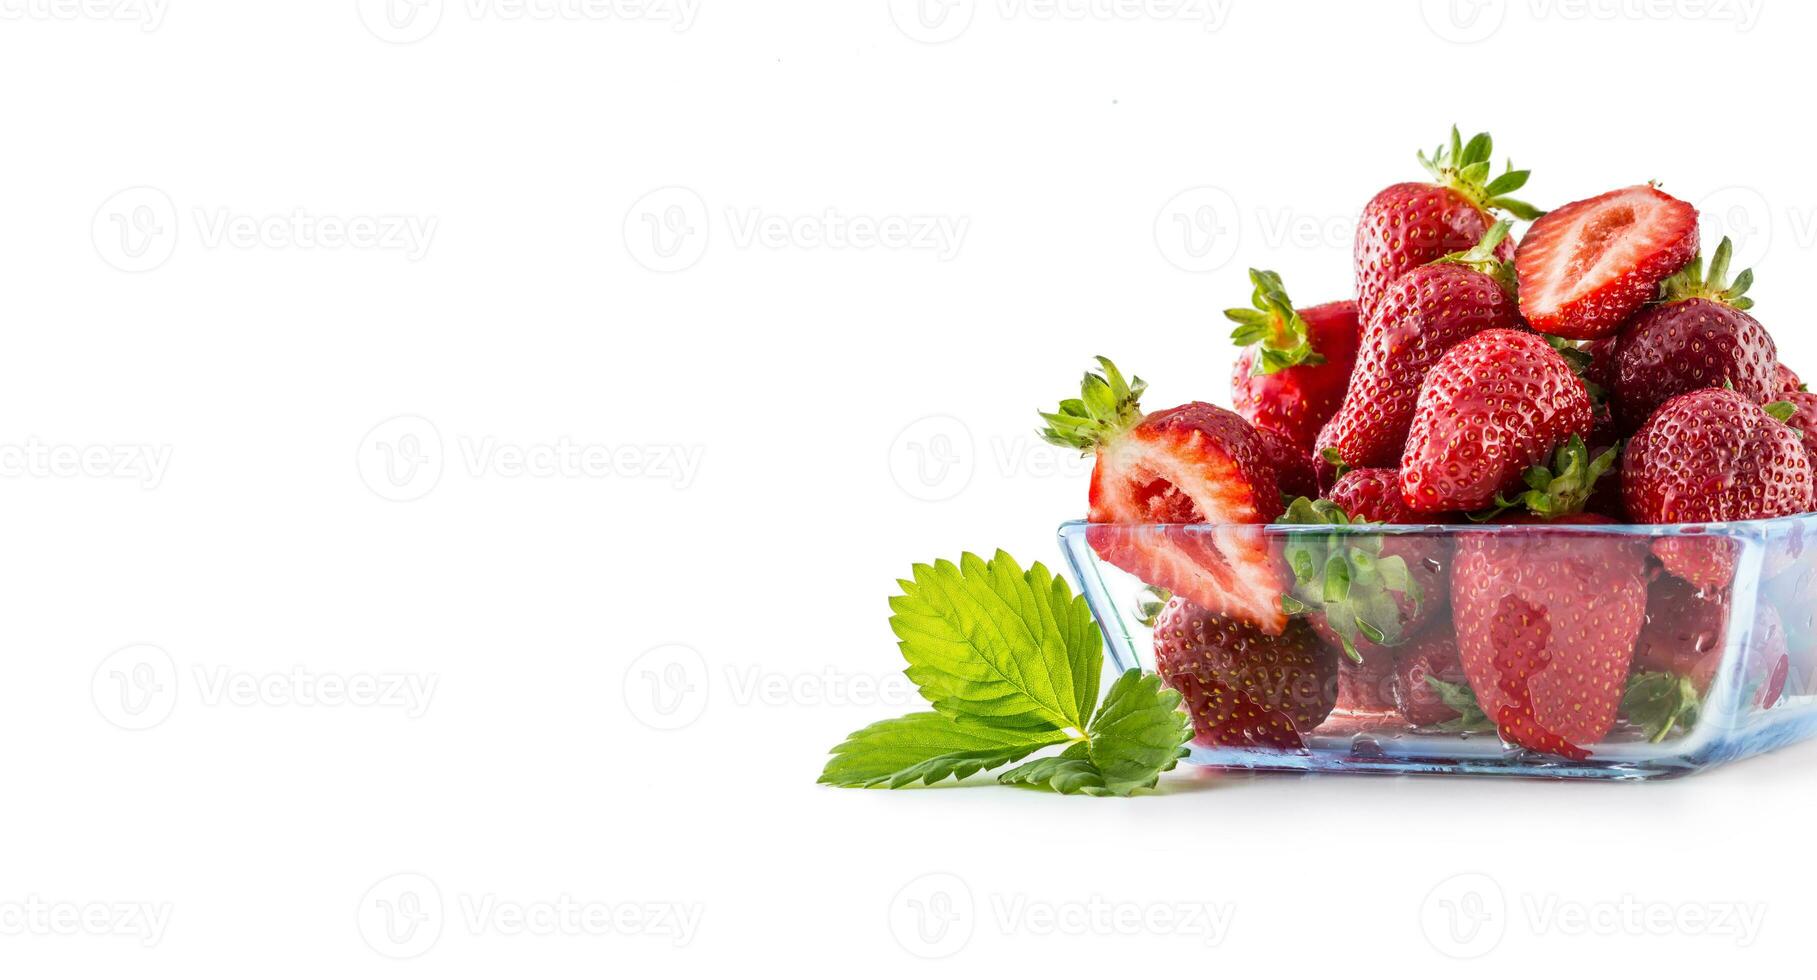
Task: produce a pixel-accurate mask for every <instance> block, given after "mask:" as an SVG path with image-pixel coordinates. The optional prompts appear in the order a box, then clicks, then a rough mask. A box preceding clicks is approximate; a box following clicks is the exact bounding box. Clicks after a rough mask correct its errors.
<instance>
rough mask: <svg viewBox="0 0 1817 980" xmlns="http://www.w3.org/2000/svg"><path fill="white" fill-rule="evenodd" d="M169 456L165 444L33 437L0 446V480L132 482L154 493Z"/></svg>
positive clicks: (162, 475) (160, 481)
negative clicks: (87, 441) (96, 441)
mask: <svg viewBox="0 0 1817 980" xmlns="http://www.w3.org/2000/svg"><path fill="white" fill-rule="evenodd" d="M171 454H172V449H171V447H169V446H165V445H150V444H142V443H139V444H117V443H86V444H83V443H56V442H45V441H43V440H41V439H38V438H36V437H33V438H30V439H27V440H26V441H24V442H22V443H0V478H6V479H51V480H74V479H87V480H134V481H137V482H138V484H139V487H140V489H142V490H156V489H157V488H158V487H159V485H160V484H162V483H163V482H164V474H166V473H167V472H169V471H170V459H171Z"/></svg>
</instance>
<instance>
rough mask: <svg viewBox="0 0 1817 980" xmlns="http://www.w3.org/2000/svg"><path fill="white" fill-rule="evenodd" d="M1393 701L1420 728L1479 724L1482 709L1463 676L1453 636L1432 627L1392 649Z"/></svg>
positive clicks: (1463, 726) (1469, 726)
mask: <svg viewBox="0 0 1817 980" xmlns="http://www.w3.org/2000/svg"><path fill="white" fill-rule="evenodd" d="M1394 701H1395V704H1397V705H1398V706H1399V707H1400V711H1401V715H1402V716H1403V717H1405V718H1406V719H1407V721H1408V722H1409V723H1410V724H1413V725H1417V726H1419V727H1421V728H1425V727H1429V726H1432V725H1445V724H1447V723H1455V725H1456V727H1458V728H1474V727H1477V726H1478V725H1480V724H1482V723H1483V722H1484V721H1486V719H1484V717H1483V711H1482V708H1481V707H1480V706H1479V705H1478V704H1477V702H1476V695H1475V693H1474V692H1472V691H1471V690H1470V680H1469V678H1467V677H1465V676H1464V665H1463V663H1462V661H1460V660H1459V659H1458V656H1457V638H1456V637H1455V636H1454V635H1453V634H1452V632H1451V631H1450V630H1447V629H1438V628H1436V627H1435V628H1433V629H1430V630H1427V631H1426V632H1424V633H1421V634H1420V635H1419V636H1418V637H1417V638H1416V639H1414V641H1413V642H1412V643H1409V644H1408V645H1407V646H1405V647H1402V648H1401V649H1400V650H1398V651H1396V655H1395V658H1394Z"/></svg>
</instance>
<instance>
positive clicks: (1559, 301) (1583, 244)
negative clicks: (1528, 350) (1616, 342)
mask: <svg viewBox="0 0 1817 980" xmlns="http://www.w3.org/2000/svg"><path fill="white" fill-rule="evenodd" d="M1696 254H1697V209H1696V208H1694V207H1692V206H1691V205H1689V204H1687V203H1685V202H1684V201H1680V200H1678V199H1677V198H1675V197H1672V196H1671V195H1669V194H1666V193H1664V192H1662V191H1660V190H1659V189H1658V188H1656V187H1653V186H1652V185H1650V184H1642V185H1640V186H1638V187H1628V188H1624V189H1622V190H1618V191H1610V192H1609V193H1607V194H1603V195H1600V196H1598V197H1593V198H1590V199H1589V200H1585V201H1577V202H1575V203H1572V204H1567V205H1565V206H1564V207H1562V208H1559V209H1558V210H1556V211H1553V212H1551V213H1550V214H1547V215H1546V216H1545V217H1543V218H1541V219H1539V220H1538V221H1536V222H1534V223H1533V227H1532V228H1530V229H1528V230H1527V234H1526V237H1525V238H1522V239H1521V243H1520V248H1519V250H1518V251H1517V252H1516V253H1515V258H1514V265H1515V271H1516V273H1517V274H1518V275H1519V277H1520V309H1521V313H1522V314H1523V315H1525V316H1526V318H1527V322H1529V323H1531V324H1532V325H1533V328H1534V329H1535V330H1538V331H1540V332H1542V333H1550V334H1557V335H1559V336H1562V337H1570V338H1573V339H1578V340H1589V339H1594V338H1597V337H1606V336H1608V335H1610V334H1613V333H1615V332H1616V330H1618V329H1620V327H1621V324H1622V322H1623V321H1625V320H1627V319H1628V317H1629V316H1632V315H1633V314H1634V312H1635V311H1636V310H1639V309H1640V308H1641V306H1643V305H1644V304H1645V303H1646V302H1647V301H1648V300H1650V299H1652V298H1653V297H1654V296H1655V294H1656V293H1657V292H1658V290H1659V284H1660V283H1661V282H1663V281H1665V279H1666V277H1668V276H1670V275H1672V274H1673V273H1674V272H1677V271H1678V270H1679V269H1682V268H1684V266H1685V263H1687V262H1689V261H1691V257H1692V256H1694V255H1696Z"/></svg>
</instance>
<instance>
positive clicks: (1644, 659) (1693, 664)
mask: <svg viewBox="0 0 1817 980" xmlns="http://www.w3.org/2000/svg"><path fill="white" fill-rule="evenodd" d="M1728 622H1729V599H1728V595H1727V594H1726V593H1724V592H1719V591H1714V590H1711V591H1703V590H1700V589H1698V588H1697V587H1696V586H1694V585H1691V584H1690V583H1688V582H1685V581H1684V580H1683V579H1679V578H1675V577H1673V576H1671V575H1662V576H1660V577H1659V580H1658V581H1656V582H1654V583H1653V587H1652V589H1651V590H1650V591H1649V592H1648V593H1647V623H1646V626H1645V627H1644V628H1643V629H1642V630H1641V631H1640V639H1639V641H1638V642H1636V643H1635V645H1634V669H1635V670H1636V671H1647V672H1653V671H1658V672H1663V673H1670V674H1676V675H1679V676H1682V677H1685V678H1688V679H1689V680H1690V682H1691V685H1692V687H1693V688H1694V689H1695V691H1696V693H1697V694H1703V693H1704V692H1705V691H1708V690H1709V689H1710V679H1711V678H1713V677H1715V676H1716V668H1717V666H1718V665H1720V664H1721V663H1722V651H1723V640H1724V638H1725V637H1726V635H1727V633H1726V632H1725V631H1726V630H1727V628H1728Z"/></svg>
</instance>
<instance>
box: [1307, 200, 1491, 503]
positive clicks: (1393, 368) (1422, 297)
mask: <svg viewBox="0 0 1817 980" xmlns="http://www.w3.org/2000/svg"><path fill="white" fill-rule="evenodd" d="M1507 234H1508V224H1507V222H1496V223H1495V224H1494V225H1491V226H1490V227H1489V230H1488V231H1487V232H1486V233H1485V234H1484V236H1483V239H1482V241H1480V242H1478V243H1477V244H1476V246H1475V247H1473V248H1471V249H1470V250H1469V251H1466V252H1459V253H1455V254H1452V255H1447V256H1444V257H1442V258H1440V259H1438V260H1436V261H1434V262H1432V263H1431V264H1428V265H1422V266H1419V267H1418V268H1415V269H1413V270H1412V271H1411V272H1408V273H1407V274H1405V275H1403V276H1401V277H1400V278H1399V279H1397V280H1395V281H1394V283H1393V284H1392V285H1391V286H1390V287H1388V290H1387V292H1386V294H1385V295H1384V296H1383V297H1382V299H1381V301H1380V303H1379V304H1378V305H1377V307H1376V310H1375V312H1374V314H1372V315H1371V316H1369V317H1368V318H1367V319H1366V320H1365V321H1364V325H1363V337H1362V346H1361V347H1360V348H1359V349H1358V350H1357V359H1356V369H1355V370H1354V371H1352V372H1351V375H1350V389H1349V391H1348V392H1347V393H1346V394H1345V396H1344V404H1343V406H1342V407H1341V408H1339V409H1338V412H1337V414H1336V415H1334V416H1332V417H1331V421H1330V422H1328V423H1326V425H1325V428H1324V429H1322V430H1321V431H1320V432H1319V437H1318V442H1317V444H1316V446H1315V449H1316V450H1317V452H1318V455H1319V457H1320V459H1321V460H1322V461H1323V462H1324V464H1325V465H1327V466H1339V465H1341V466H1346V467H1352V468H1361V467H1379V466H1388V467H1393V466H1398V465H1400V461H1401V450H1402V448H1403V447H1404V446H1405V444H1406V441H1407V427H1408V425H1409V424H1410V423H1411V422H1412V421H1413V409H1414V404H1415V402H1416V401H1418V399H1419V390H1420V383H1421V382H1423V381H1424V380H1425V378H1426V372H1427V371H1428V370H1430V369H1431V367H1432V365H1433V364H1435V363H1437V361H1438V359H1439V358H1440V357H1442V356H1443V355H1444V353H1445V352H1446V351H1448V350H1450V349H1451V347H1452V346H1453V345H1455V344H1457V343H1459V342H1461V341H1463V340H1465V339H1467V338H1469V337H1472V336H1475V335H1476V334H1478V333H1481V332H1483V331H1485V330H1496V329H1518V328H1519V327H1520V326H1521V321H1520V312H1519V310H1518V309H1517V308H1516V305H1515V302H1514V297H1513V295H1512V294H1511V293H1510V292H1509V291H1508V282H1509V281H1510V280H1509V277H1510V276H1511V275H1512V273H1511V272H1510V270H1509V267H1508V265H1507V263H1506V262H1505V261H1503V260H1500V259H1498V258H1496V256H1497V255H1498V254H1499V253H1500V252H1501V251H1502V246H1503V245H1505V244H1506V238H1507ZM1325 482H1327V483H1329V480H1327V481H1325Z"/></svg>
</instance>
